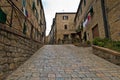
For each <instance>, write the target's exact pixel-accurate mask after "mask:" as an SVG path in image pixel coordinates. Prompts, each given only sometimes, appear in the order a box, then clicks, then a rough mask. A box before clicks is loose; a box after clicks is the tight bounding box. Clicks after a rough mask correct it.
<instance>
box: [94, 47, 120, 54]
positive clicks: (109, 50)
mask: <svg viewBox="0 0 120 80" xmlns="http://www.w3.org/2000/svg"><path fill="white" fill-rule="evenodd" d="M92 48H94V49H98V50H101V51H104V52H107V53H109V54H112V55H115V56H120V52H117V51H114V50H111V49H108V48H104V47H99V46H95V45H92Z"/></svg>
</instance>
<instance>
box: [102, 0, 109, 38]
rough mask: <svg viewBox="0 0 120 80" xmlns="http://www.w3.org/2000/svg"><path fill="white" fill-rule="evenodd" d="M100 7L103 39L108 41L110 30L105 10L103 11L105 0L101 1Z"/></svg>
mask: <svg viewBox="0 0 120 80" xmlns="http://www.w3.org/2000/svg"><path fill="white" fill-rule="evenodd" d="M101 7H102V14H103V22H104V29H105V37H106V38H109V39H110V29H109V26H108V21H107V14H106V9H105V0H101Z"/></svg>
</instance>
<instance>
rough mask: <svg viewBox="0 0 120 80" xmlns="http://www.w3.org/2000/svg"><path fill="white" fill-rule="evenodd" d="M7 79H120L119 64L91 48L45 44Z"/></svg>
mask: <svg viewBox="0 0 120 80" xmlns="http://www.w3.org/2000/svg"><path fill="white" fill-rule="evenodd" d="M6 80H120V67H119V66H116V65H114V64H112V63H110V62H108V61H105V60H104V59H101V58H99V57H97V56H95V55H94V54H92V48H83V47H75V46H73V45H45V46H44V47H42V48H41V49H40V50H38V51H37V52H36V53H35V54H34V55H33V56H32V57H31V58H30V59H29V60H28V61H26V62H25V63H24V64H23V65H22V66H20V67H19V68H18V69H17V70H16V71H15V72H13V73H12V74H11V75H10V76H8V77H7V79H6Z"/></svg>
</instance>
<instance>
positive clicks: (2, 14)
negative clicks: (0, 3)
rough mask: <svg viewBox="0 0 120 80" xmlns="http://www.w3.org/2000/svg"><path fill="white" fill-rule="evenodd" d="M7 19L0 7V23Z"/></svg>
mask: <svg viewBox="0 0 120 80" xmlns="http://www.w3.org/2000/svg"><path fill="white" fill-rule="evenodd" d="M6 20H7V15H6V14H5V13H4V12H3V11H2V9H1V8H0V23H3V24H5V23H6Z"/></svg>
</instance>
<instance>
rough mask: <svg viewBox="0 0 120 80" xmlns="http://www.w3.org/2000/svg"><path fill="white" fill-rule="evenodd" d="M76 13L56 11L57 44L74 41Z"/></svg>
mask: <svg viewBox="0 0 120 80" xmlns="http://www.w3.org/2000/svg"><path fill="white" fill-rule="evenodd" d="M75 14H76V13H70V12H68V13H67V12H66V13H56V15H55V22H54V27H55V42H56V43H57V44H64V43H72V39H73V38H74V34H75V27H74V18H75Z"/></svg>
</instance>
